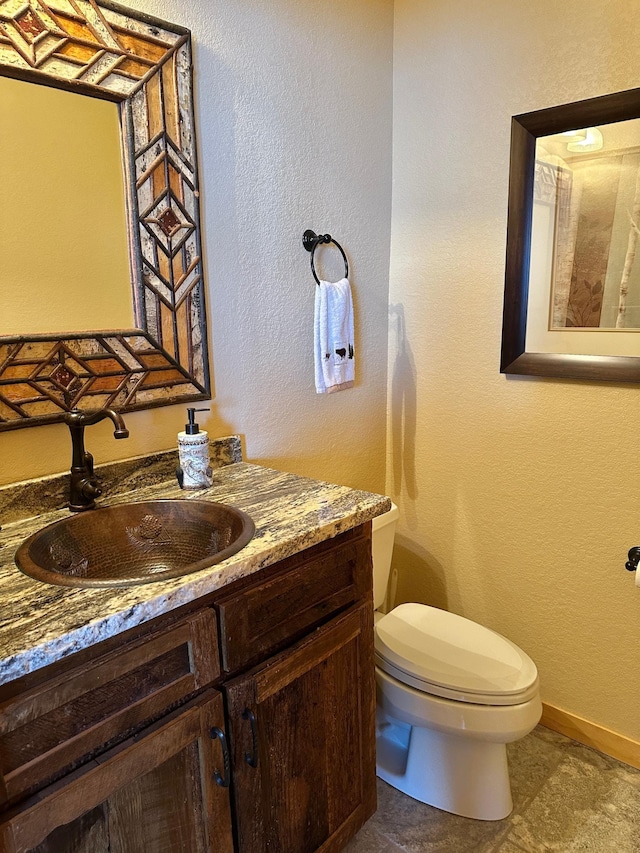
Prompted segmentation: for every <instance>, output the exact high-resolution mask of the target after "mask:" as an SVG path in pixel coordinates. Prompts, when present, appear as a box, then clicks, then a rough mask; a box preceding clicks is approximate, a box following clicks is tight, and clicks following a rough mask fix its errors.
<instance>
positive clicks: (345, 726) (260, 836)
mask: <svg viewBox="0 0 640 853" xmlns="http://www.w3.org/2000/svg"><path fill="white" fill-rule="evenodd" d="M225 690H226V694H227V703H228V725H229V733H230V737H231V745H232V755H233V786H234V798H235V807H236V818H237V828H238V839H239V845H240V850H241V851H242V853H264V851H278V853H311V851H316V850H321V851H323V853H330V851H338V850H341V849H342V847H343V846H344V844H345V843H346V841H347V840H348V839H349V838H350V837H351V836H352V835H354V834H355V832H356V831H357V830H358V829H359V828H360V826H362V824H363V823H364V822H365V820H366V819H367V818H368V817H370V816H371V815H372V814H373V812H374V811H375V808H376V788H375V785H376V776H375V719H374V718H375V692H374V663H373V610H372V608H371V606H370V605H368V604H364V605H360V606H357V607H354V608H352V609H351V610H350V611H347V612H346V613H345V614H344V615H343V616H340V617H338V618H336V619H334V620H333V621H331V622H329V623H328V624H327V625H325V626H324V627H322V628H319V629H318V630H317V631H315V632H314V633H313V634H311V635H310V636H309V637H307V638H306V639H305V640H303V641H301V642H300V643H298V644H297V645H295V646H293V647H292V648H290V649H288V650H287V651H285V652H281V653H280V654H279V655H277V656H275V657H273V658H271V659H270V660H269V661H267V662H266V663H265V664H263V665H262V666H260V667H257V668H256V669H254V670H252V671H250V672H249V673H247V674H246V675H244V676H242V677H240V678H237V679H235V680H233V681H231V682H229V684H228V685H227V686H226V688H225Z"/></svg>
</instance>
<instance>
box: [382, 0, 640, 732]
mask: <svg viewBox="0 0 640 853" xmlns="http://www.w3.org/2000/svg"><path fill="white" fill-rule="evenodd" d="M639 43H640V17H639V16H638V14H637V4H636V3H635V2H634V0H614V2H610V3H602V2H601V0H579V2H578V0H567V2H565V3H560V4H559V3H557V2H555V0H540V2H537V3H524V2H514V0H492V2H477V3H469V2H466V0H430V2H429V3H424V2H421V1H420V0H396V3H395V46H394V86H395V88H394V194H393V226H392V263H391V271H392V272H391V296H390V301H391V303H392V305H393V306H394V307H393V310H392V325H391V336H390V401H391V406H390V413H389V429H390V432H389V458H388V463H389V464H388V490H389V493H390V494H392V496H393V497H394V499H395V500H396V501H398V502H399V503H400V507H401V511H402V517H401V525H400V532H399V536H398V546H397V548H396V552H395V558H394V561H395V567H396V568H397V570H398V584H397V595H396V600H397V601H401V600H407V599H411V598H417V599H418V600H421V601H425V602H431V603H434V604H436V605H438V606H442V607H448V608H449V609H451V610H453V611H455V612H458V613H461V614H463V615H465V616H468V617H470V618H472V619H475V620H478V621H480V622H482V623H484V624H486V625H488V626H490V627H492V628H494V629H496V630H498V631H500V632H502V633H504V634H505V635H507V636H508V637H510V638H511V639H513V640H514V641H515V642H517V643H518V644H519V645H521V646H522V647H523V648H524V649H525V650H526V651H527V652H529V654H530V655H531V656H532V657H533V658H534V660H535V661H536V663H537V664H538V667H539V670H540V676H541V682H542V693H543V699H544V700H545V701H547V702H549V703H551V704H553V705H557V706H559V707H561V708H564V709H566V710H568V711H569V712H572V713H574V714H578V715H580V716H582V717H585V718H587V719H590V720H592V721H594V722H597V723H598V724H600V725H603V726H606V727H609V728H611V729H613V730H616V731H618V732H620V733H622V734H625V735H627V736H629V737H632V738H635V739H640V716H639V715H638V708H640V678H638V673H639V672H640V643H639V642H638V639H637V632H638V628H639V627H640V589H636V588H635V587H634V582H633V575H631V574H629V573H628V572H626V571H625V570H624V562H625V559H626V552H627V549H628V548H629V547H630V546H632V545H636V544H640V509H639V506H640V505H639V502H638V497H637V494H636V484H637V482H638V481H639V479H640V439H639V431H638V414H637V413H638V411H639V410H638V399H639V397H638V393H639V392H638V388H637V386H636V387H621V386H615V385H607V384H604V383H601V384H599V383H593V382H589V383H587V382H585V383H581V382H569V381H562V380H542V379H528V378H517V377H511V378H506V377H505V376H502V375H500V373H499V368H498V364H499V352H500V334H501V325H502V298H503V281H504V256H505V225H506V213H507V209H506V205H507V182H508V173H509V136H510V119H511V116H512V115H514V114H517V113H522V112H527V111H530V110H536V109H540V108H543V107H547V106H552V105H554V104H561V103H566V102H569V101H574V100H578V99H581V98H586V97H592V96H595V95H600V94H605V93H608V92H613V91H618V90H622V89H627V88H632V87H635V86H639V85H640V70H639V65H638V51H637V45H638V44H639ZM400 314H403V315H404V332H403V331H402V325H401V324H400V323H399V322H398V315H400Z"/></svg>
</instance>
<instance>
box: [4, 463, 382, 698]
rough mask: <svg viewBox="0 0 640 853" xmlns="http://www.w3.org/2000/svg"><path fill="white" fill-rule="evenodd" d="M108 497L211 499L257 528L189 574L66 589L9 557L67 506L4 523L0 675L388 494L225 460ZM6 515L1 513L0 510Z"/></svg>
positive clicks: (169, 603) (142, 614)
mask: <svg viewBox="0 0 640 853" xmlns="http://www.w3.org/2000/svg"><path fill="white" fill-rule="evenodd" d="M104 482H105V491H106V495H107V497H106V499H103V500H102V501H101V505H108V504H115V503H125V502H129V501H142V500H153V499H156V498H183V499H186V500H189V499H197V500H213V501H219V502H221V503H228V504H230V505H232V506H235V507H238V508H239V509H242V510H244V511H245V512H247V513H248V514H249V515H250V516H251V518H252V519H253V521H254V523H255V526H256V532H255V535H254V537H253V539H252V540H251V542H249V544H248V545H246V546H245V547H244V548H243V549H242V550H241V551H239V552H238V553H237V554H235V555H234V556H232V557H230V558H229V559H227V560H225V561H224V562H222V563H219V564H218V565H216V566H212V567H211V568H210V569H204V570H202V571H200V572H197V573H195V574H191V575H186V576H185V577H182V578H177V579H174V580H168V581H159V582H156V583H150V584H143V585H140V586H132V587H126V588H116V589H73V588H66V587H57V586H52V585H49V584H44V583H40V582H38V581H35V580H32V579H31V578H29V577H27V576H26V575H24V574H22V572H20V571H19V570H18V569H17V568H16V566H15V563H14V559H13V558H14V553H15V551H16V549H17V547H18V546H19V545H20V544H21V543H22V541H23V540H24V539H25V538H26V537H27V536H29V535H31V534H32V533H34V532H35V531H36V530H39V529H40V528H41V527H44V526H45V525H46V524H51V523H52V522H54V521H58V520H59V519H61V518H64V517H66V516H68V515H69V512H68V510H66V509H58V510H53V511H49V512H46V513H44V514H40V515H37V516H33V517H31V518H28V519H22V520H15V521H12V522H10V523H9V524H6V523H3V527H2V529H1V530H0V684H4V683H6V682H9V681H12V680H14V679H15V678H19V677H20V676H22V675H25V674H27V673H29V672H32V671H33V670H36V669H39V668H41V667H44V666H47V665H48V664H51V663H53V662H55V661H57V660H60V659H61V658H64V657H67V656H68V655H71V654H73V653H74V652H77V651H80V650H81V649H83V648H86V647H88V646H90V645H93V644H95V643H98V642H100V641H101V640H105V639H107V638H108V637H112V636H114V635H116V634H119V633H121V632H123V631H126V630H127V629H129V628H133V627H135V626H136V625H140V624H142V623H144V622H147V621H149V620H150V619H153V618H155V617H157V616H160V615H162V614H163V613H168V612H170V611H171V610H173V609H175V608H177V607H179V606H181V605H183V604H186V603H188V602H190V601H194V600H195V599H197V598H200V597H201V596H203V595H206V594H208V593H210V592H213V591H214V590H217V589H220V588H221V587H223V586H225V585H226V584H228V583H230V582H231V581H234V580H237V579H238V578H242V577H245V576H247V575H250V574H253V573H254V572H257V571H259V570H260V569H262V568H264V567H266V566H269V565H272V564H273V563H275V562H277V561H278V560H281V559H284V558H285V557H288V556H290V555H291V554H295V553H297V552H299V551H302V550H303V549H305V548H309V547H310V546H312V545H315V544H316V543H318V542H322V541H324V540H325V539H330V538H332V537H334V536H336V535H338V534H339V533H342V532H343V531H345V530H349V529H351V528H353V527H357V526H358V525H359V524H362V523H364V522H365V521H369V520H370V519H371V518H373V517H375V516H377V515H381V514H382V513H383V512H386V511H387V510H388V509H389V507H390V502H389V499H388V498H386V497H384V496H382V495H376V494H371V493H369V492H362V491H357V490H354V489H349V488H347V487H345V486H336V485H332V484H330V483H323V482H319V481H317V480H311V479H308V478H305V477H299V476H297V475H294V474H287V473H283V472H281V471H275V470H273V469H270V468H263V467H261V466H259V465H252V464H249V463H246V462H233V463H232V464H227V465H225V467H221V468H218V469H216V470H215V471H214V480H213V485H212V486H211V488H209V489H202V490H198V491H189V492H187V491H181V490H180V488H179V487H178V485H177V483H176V481H175V479H171V480H169V479H167V480H165V481H164V482H161V483H156V484H154V485H151V486H142V487H137V488H135V490H133V491H129V492H124V493H120V494H118V495H114V496H112V497H111V498H109V496H108V493H109V482H108V480H105V481H104ZM5 520H6V519H5Z"/></svg>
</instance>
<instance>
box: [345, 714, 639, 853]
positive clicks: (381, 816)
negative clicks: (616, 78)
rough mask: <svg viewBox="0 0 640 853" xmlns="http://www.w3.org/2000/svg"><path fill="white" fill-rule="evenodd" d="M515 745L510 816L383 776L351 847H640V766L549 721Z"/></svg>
mask: <svg viewBox="0 0 640 853" xmlns="http://www.w3.org/2000/svg"><path fill="white" fill-rule="evenodd" d="M508 750H509V766H510V769H511V784H512V791H513V800H514V809H513V812H512V813H511V815H509V817H507V818H505V819H504V820H500V821H491V822H485V821H476V820H469V819H468V818H463V817H457V816H456V815H450V814H447V813H446V812H442V811H439V810H438V809H434V808H432V807H431V806H426V805H423V804H422V803H418V802H416V801H415V800H412V799H411V798H410V797H407V796H405V795H404V794H401V793H400V792H399V791H396V790H395V789H393V788H391V787H390V786H389V785H387V784H385V783H384V782H382V781H380V780H378V811H377V812H376V814H375V815H374V816H373V817H372V818H371V819H370V820H369V821H368V822H367V823H366V824H365V826H363V828H362V829H361V830H360V832H359V833H358V835H357V836H356V837H355V838H354V839H353V840H352V841H351V843H350V844H349V845H348V846H347V848H346V853H400V851H406V853H498V851H499V853H546V851H553V853H613V851H615V853H640V770H634V769H633V768H632V767H629V766H627V765H626V764H621V763H620V762H619V761H616V760H615V759H613V758H608V757H607V756H605V755H602V754H601V753H599V752H595V751H594V750H592V749H589V748H588V747H586V746H582V745H581V744H579V743H576V742H575V741H572V740H569V738H566V737H563V736H562V735H559V734H557V733H556V732H552V731H551V730H550V729H546V728H544V727H542V726H538V727H537V728H536V729H534V731H533V732H532V733H531V734H530V735H528V736H527V737H525V738H523V739H522V740H521V741H519V742H518V743H515V744H511V745H510V746H509V747H508Z"/></svg>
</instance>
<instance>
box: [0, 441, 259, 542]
mask: <svg viewBox="0 0 640 853" xmlns="http://www.w3.org/2000/svg"><path fill="white" fill-rule="evenodd" d="M235 462H242V445H241V441H240V436H238V435H231V436H226V437H224V438H216V439H212V440H211V467H212V468H214V469H215V468H222V467H224V466H225V465H233V464H234V463H235ZM177 465H178V451H177V450H165V451H162V452H159V453H152V454H150V455H149V456H138V457H134V458H133V459H122V460H120V461H117V462H107V463H105V464H104V465H97V466H96V474H97V477H98V479H99V480H101V481H102V482H103V483H106V484H108V489H109V494H111V495H114V494H122V493H124V492H131V491H133V490H134V489H138V488H140V487H141V486H153V485H156V484H157V483H162V482H165V481H166V480H170V479H171V478H172V477H174V476H175V471H176V467H177ZM68 502H69V473H68V472H65V473H62V474H54V475H52V476H49V477H39V478H37V479H35V480H25V481H23V482H21V483H11V484H10V485H8V486H1V487H0V526H1V525H3V524H10V523H11V522H12V521H19V520H20V519H23V518H30V517H32V516H34V515H40V514H42V513H45V512H51V511H53V510H57V509H64V508H65V507H66V506H67V504H68Z"/></svg>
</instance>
